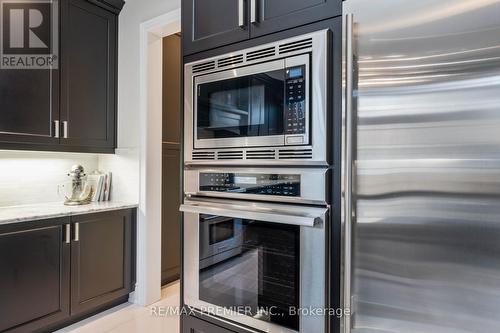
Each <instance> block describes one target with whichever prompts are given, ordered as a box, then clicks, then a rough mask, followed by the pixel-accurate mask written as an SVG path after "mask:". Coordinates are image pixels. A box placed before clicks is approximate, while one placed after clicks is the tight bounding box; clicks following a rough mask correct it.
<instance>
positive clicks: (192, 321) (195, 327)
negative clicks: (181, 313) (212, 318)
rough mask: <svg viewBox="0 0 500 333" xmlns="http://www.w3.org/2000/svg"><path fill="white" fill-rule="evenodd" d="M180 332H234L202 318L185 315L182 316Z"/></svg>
mask: <svg viewBox="0 0 500 333" xmlns="http://www.w3.org/2000/svg"><path fill="white" fill-rule="evenodd" d="M182 333H234V332H233V331H229V330H227V329H225V328H222V327H219V326H217V325H213V324H210V323H209V322H206V321H204V320H201V319H198V318H195V317H191V316H186V317H184V318H183V327H182Z"/></svg>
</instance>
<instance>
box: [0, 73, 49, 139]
mask: <svg viewBox="0 0 500 333" xmlns="http://www.w3.org/2000/svg"><path fill="white" fill-rule="evenodd" d="M58 96H59V74H58V70H50V69H0V147H3V148H15V147H13V146H12V145H14V144H23V145H26V144H30V145H31V144H32V145H33V148H35V149H36V145H37V144H41V145H54V146H57V145H58V144H59V139H58V138H56V126H55V121H56V120H59V97H58ZM8 144H10V145H11V146H8ZM30 147H31V146H30Z"/></svg>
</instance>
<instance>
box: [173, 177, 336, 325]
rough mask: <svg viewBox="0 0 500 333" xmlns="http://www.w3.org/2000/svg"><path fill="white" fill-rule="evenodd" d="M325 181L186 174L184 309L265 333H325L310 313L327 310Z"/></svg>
mask: <svg viewBox="0 0 500 333" xmlns="http://www.w3.org/2000/svg"><path fill="white" fill-rule="evenodd" d="M326 177H327V171H326V170H325V169H323V170H322V171H321V170H315V169H285V168H280V169H271V168H263V169H258V168H255V169H244V168H231V167H217V168H201V169H187V170H186V177H185V178H186V180H185V181H186V183H185V190H186V195H187V197H186V200H185V202H184V204H183V205H182V206H181V211H183V212H184V302H185V304H186V305H187V306H189V307H191V308H193V309H197V310H199V311H201V312H203V313H207V314H211V315H214V316H216V317H218V318H222V319H227V320H230V321H233V322H236V323H238V324H240V325H244V326H246V327H250V328H253V329H257V330H261V331H265V332H273V333H276V332H279V333H284V332H286V333H290V332H300V333H310V332H315V333H316V332H317V333H322V332H325V323H326V320H325V317H324V316H322V315H315V314H314V313H311V312H310V311H311V310H312V309H324V307H325V294H326V291H325V281H326V277H325V275H326V267H325V265H326V230H327V229H328V222H327V221H328V216H329V207H328V205H327V204H326V202H327V198H326V195H325V180H326ZM235 199H238V200H235ZM243 199H247V200H243ZM248 199H250V200H248ZM260 200H266V201H267V202H263V201H260Z"/></svg>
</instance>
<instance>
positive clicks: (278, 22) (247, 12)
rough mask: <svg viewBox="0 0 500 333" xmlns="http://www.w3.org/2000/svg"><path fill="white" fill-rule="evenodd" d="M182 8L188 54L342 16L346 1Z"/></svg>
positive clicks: (264, 0)
mask: <svg viewBox="0 0 500 333" xmlns="http://www.w3.org/2000/svg"><path fill="white" fill-rule="evenodd" d="M182 6H183V7H182V31H183V51H184V54H185V55H189V54H193V53H197V52H201V51H206V50H209V49H213V48H216V47H219V46H223V45H229V44H233V43H236V42H239V41H243V40H247V39H250V38H255V37H259V36H263V35H267V34H271V33H274V32H278V31H283V30H287V29H292V28H295V27H298V26H301V25H305V24H309V23H313V22H317V21H321V20H324V19H328V18H332V17H335V16H339V15H341V14H342V0H187V1H183V2H182ZM242 9H244V10H242Z"/></svg>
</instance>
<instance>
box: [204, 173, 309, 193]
mask: <svg viewBox="0 0 500 333" xmlns="http://www.w3.org/2000/svg"><path fill="white" fill-rule="evenodd" d="M199 190H200V191H205V192H228V193H245V194H257V195H276V196H288V197H300V175H292V174H289V175H288V174H287V175H285V174H253V173H204V172H202V173H200V179H199Z"/></svg>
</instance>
